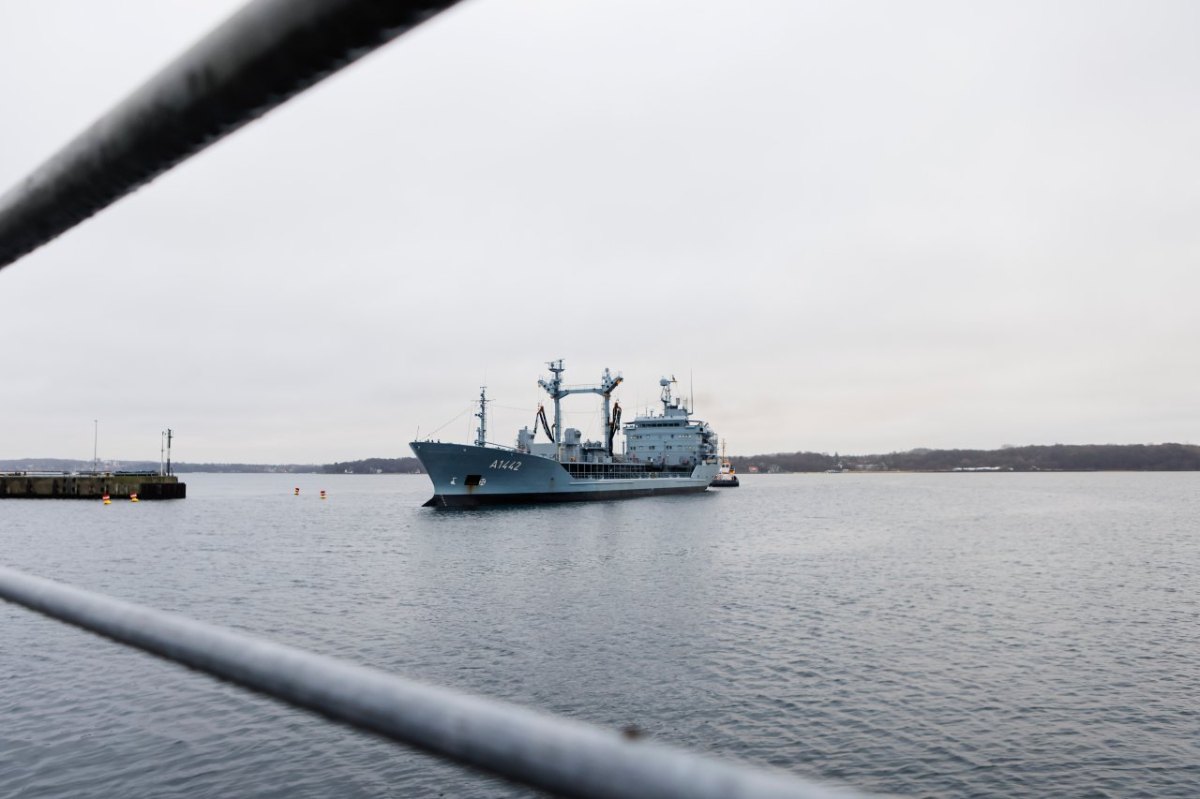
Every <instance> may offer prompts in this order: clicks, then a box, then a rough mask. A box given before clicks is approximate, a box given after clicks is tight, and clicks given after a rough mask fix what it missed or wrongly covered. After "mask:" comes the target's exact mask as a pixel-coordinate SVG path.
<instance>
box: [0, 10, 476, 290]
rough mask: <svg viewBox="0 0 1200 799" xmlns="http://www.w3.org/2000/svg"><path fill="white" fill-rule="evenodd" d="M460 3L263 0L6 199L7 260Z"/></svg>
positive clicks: (1, 256) (1, 217)
mask: <svg viewBox="0 0 1200 799" xmlns="http://www.w3.org/2000/svg"><path fill="white" fill-rule="evenodd" d="M457 2H458V0H403V1H398V0H254V1H253V2H251V3H248V4H247V5H246V6H245V7H243V8H242V9H241V10H239V11H238V12H237V13H235V14H234V15H233V16H231V17H230V18H229V19H228V20H226V21H225V22H224V23H222V24H221V25H219V26H218V27H217V28H215V29H214V30H213V31H212V32H210V33H209V34H208V35H207V36H205V37H204V38H203V39H201V40H200V41H199V42H197V43H196V44H195V45H194V46H193V47H192V48H191V49H190V50H188V51H187V52H185V53H184V54H183V55H182V56H180V57H179V58H178V59H176V60H175V61H174V62H173V63H171V64H169V65H168V66H167V67H166V68H165V69H163V70H162V71H161V72H159V73H158V74H157V75H155V76H154V77H153V78H151V79H150V80H149V81H148V82H147V83H146V84H145V85H143V86H142V87H141V88H140V89H138V90H137V91H135V92H134V93H133V94H131V95H130V96H129V97H128V98H126V99H125V100H124V101H122V102H121V103H119V104H118V105H117V106H116V107H114V108H113V109H112V110H111V111H109V112H108V113H107V114H106V115H105V116H103V117H101V118H100V119H99V120H98V121H96V122H95V123H94V124H93V125H92V126H91V127H89V128H88V129H87V130H85V131H83V133H81V134H80V135H79V136H78V137H77V138H76V139H75V140H74V141H72V142H71V143H70V144H68V145H67V146H66V147H64V148H63V149H62V150H60V151H59V152H58V153H57V154H56V155H54V156H53V157H51V158H50V159H49V160H48V161H46V163H44V164H42V165H41V166H40V167H39V168H38V169H37V170H36V171H34V172H33V173H32V174H30V175H29V176H28V177H26V178H25V179H24V180H22V181H21V182H20V183H18V184H17V185H16V186H14V187H13V188H12V189H11V190H9V191H8V192H7V193H6V194H5V195H4V196H3V197H0V268H3V267H5V266H7V265H8V264H11V263H12V262H14V261H16V260H18V259H19V258H21V257H23V256H25V255H27V254H28V253H30V252H32V251H33V250H35V249H37V248H38V247H40V246H42V245H43V244H45V243H46V242H48V241H50V240H52V239H54V238H55V237H56V236H58V235H60V234H62V233H64V232H66V231H67V230H69V229H71V228H72V227H74V226H75V225H77V224H79V223H80V222H82V221H83V220H85V219H87V218H88V217H90V216H91V215H92V214H95V213H96V212H98V211H100V210H102V209H104V208H106V207H107V206H109V205H111V204H112V203H114V202H116V201H117V200H118V199H120V198H121V197H123V196H125V195H126V194H129V193H130V192H132V191H134V190H135V189H137V188H138V187H139V186H141V185H143V184H145V183H148V182H150V181H151V180H153V179H154V178H156V177H158V176H159V175H161V174H162V173H164V172H166V171H167V170H169V169H171V168H172V167H174V166H175V165H176V164H179V163H180V162H182V161H184V160H186V159H187V158H188V157H190V156H192V155H195V154H196V153H198V152H199V151H201V150H203V149H204V148H205V147H207V146H208V145H210V144H212V143H213V142H215V141H217V140H218V139H220V138H222V137H224V136H226V135H228V134H229V133H232V132H233V131H235V130H237V129H238V128H240V127H241V126H242V125H245V124H246V123H247V122H250V121H252V120H254V119H257V118H258V117H260V116H262V115H263V114H265V113H267V112H268V111H270V110H271V109H272V108H274V107H276V106H278V105H280V104H282V103H283V102H285V101H287V100H288V99H290V98H291V97H293V96H295V95H296V94H299V93H300V92H302V91H304V90H305V89H307V88H308V87H310V86H312V85H313V84H315V83H317V82H319V81H320V80H322V79H323V78H325V77H327V76H328V75H330V74H332V73H334V72H336V71H337V70H339V69H341V68H342V67H344V66H346V65H347V64H350V63H352V62H354V61H356V60H357V59H359V58H361V57H362V56H364V55H366V54H367V53H369V52H371V51H372V50H374V49H375V48H377V47H379V46H380V45H383V44H386V43H387V42H389V41H391V40H392V39H395V38H396V37H397V36H399V35H401V34H403V33H405V32H406V31H408V30H411V29H412V28H414V27H416V26H417V25H420V24H421V23H422V22H424V21H426V20H427V19H429V18H430V17H432V16H434V15H435V14H437V13H439V12H441V11H444V10H445V9H447V8H449V7H450V6H452V5H454V4H455V3H457Z"/></svg>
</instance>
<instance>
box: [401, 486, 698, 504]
mask: <svg viewBox="0 0 1200 799" xmlns="http://www.w3.org/2000/svg"><path fill="white" fill-rule="evenodd" d="M706 488H708V486H707V485H699V486H686V487H679V488H659V487H657V486H656V487H654V488H630V489H614V490H612V491H543V492H529V493H522V494H484V493H479V494H434V495H433V496H432V497H430V498H429V500H428V501H427V502H426V503H425V505H424V507H426V508H478V507H485V506H494V505H525V504H529V505H545V504H551V503H557V502H597V501H603V500H611V499H637V498H640V497H656V496H661V495H664V494H699V493H701V492H703V491H704V490H705V489H706Z"/></svg>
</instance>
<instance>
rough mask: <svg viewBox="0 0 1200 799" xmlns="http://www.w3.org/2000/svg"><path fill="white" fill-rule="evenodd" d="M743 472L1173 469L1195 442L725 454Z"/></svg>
mask: <svg viewBox="0 0 1200 799" xmlns="http://www.w3.org/2000/svg"><path fill="white" fill-rule="evenodd" d="M729 460H730V462H731V463H732V464H733V467H734V468H735V469H736V470H737V471H739V472H741V473H743V474H745V473H746V472H749V471H750V470H751V467H755V469H757V471H759V472H824V471H828V470H830V469H837V468H839V467H840V468H842V469H845V470H846V471H900V472H948V471H964V470H969V471H980V470H983V471H990V470H999V471H1014V472H1099V471H1133V472H1179V471H1198V470H1200V446H1195V445H1192V444H1081V445H1075V444H1054V445H1052V446H1030V447H1005V448H1003V449H914V450H909V451H908V452H893V453H890V454H887V455H838V454H837V453H834V454H833V455H829V454H827V453H818V452H792V453H778V454H775V455H750V456H745V457H731V458H730V459H729Z"/></svg>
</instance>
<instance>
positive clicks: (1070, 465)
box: [0, 444, 1200, 474]
mask: <svg viewBox="0 0 1200 799" xmlns="http://www.w3.org/2000/svg"><path fill="white" fill-rule="evenodd" d="M729 460H730V462H731V463H732V465H733V467H734V468H735V469H736V470H737V471H738V472H740V473H742V474H746V473H747V472H760V473H775V472H826V471H831V470H835V471H836V470H841V471H862V472H950V471H1014V472H1101V471H1133V472H1184V471H1200V446H1196V445H1194V444H1053V445H1050V446H1028V447H1004V448H1002V449H913V450H908V451H907V452H892V453H889V454H887V455H839V454H837V453H836V452H835V453H834V454H832V455H830V454H829V453H826V452H780V453H775V454H771V455H744V456H733V457H730V459H729ZM114 466H115V467H116V468H121V469H145V470H150V471H153V470H157V469H158V467H159V464H158V463H157V462H150V461H127V462H124V463H121V464H119V465H116V464H111V463H110V462H102V463H101V468H102V469H111V468H113V467H114ZM91 468H92V463H91V461H78V460H67V459H57V458H22V459H20V460H0V471H16V470H54V471H60V470H61V471H78V470H87V469H91ZM172 470H173V471H174V472H175V473H176V474H183V473H187V472H225V473H239V472H240V473H263V472H274V473H300V472H306V473H320V474H421V473H422V472H423V471H424V470H423V469H422V468H421V464H420V462H419V461H418V460H417V459H416V458H413V457H406V458H365V459H363V460H357V461H339V462H337V463H327V464H324V465H318V464H257V463H186V462H183V463H178V462H177V463H175V464H173V465H172Z"/></svg>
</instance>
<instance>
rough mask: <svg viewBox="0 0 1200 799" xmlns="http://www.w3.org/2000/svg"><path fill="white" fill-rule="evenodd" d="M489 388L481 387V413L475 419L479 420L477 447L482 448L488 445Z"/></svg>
mask: <svg viewBox="0 0 1200 799" xmlns="http://www.w3.org/2000/svg"><path fill="white" fill-rule="evenodd" d="M487 404H488V398H487V386H480V387H479V413H477V414H475V417H476V418H477V419H479V429H478V430H476V431H475V446H477V447H482V446H486V445H487Z"/></svg>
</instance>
